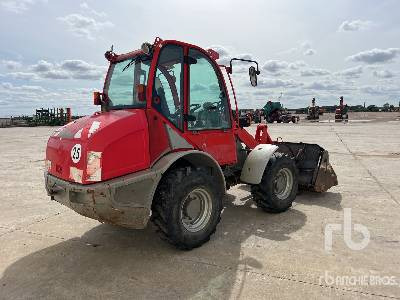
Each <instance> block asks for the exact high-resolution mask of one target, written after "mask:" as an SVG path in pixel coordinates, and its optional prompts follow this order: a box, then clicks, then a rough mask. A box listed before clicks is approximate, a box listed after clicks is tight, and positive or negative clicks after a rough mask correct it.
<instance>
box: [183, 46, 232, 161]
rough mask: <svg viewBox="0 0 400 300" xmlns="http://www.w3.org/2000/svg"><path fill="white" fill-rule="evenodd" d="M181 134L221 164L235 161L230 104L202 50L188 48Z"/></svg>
mask: <svg viewBox="0 0 400 300" xmlns="http://www.w3.org/2000/svg"><path fill="white" fill-rule="evenodd" d="M186 63H187V66H188V81H189V82H188V85H187V86H188V91H187V97H188V101H187V108H186V110H185V118H184V119H185V136H186V138H187V139H188V140H190V141H191V142H192V143H193V144H194V145H196V147H197V148H198V149H200V150H203V151H205V152H207V153H209V154H210V155H211V156H213V157H214V158H215V159H216V160H217V161H218V162H219V164H221V165H225V164H232V163H235V162H236V147H235V137H234V133H233V130H232V121H231V114H230V111H229V110H230V105H229V103H228V96H227V91H226V88H225V85H224V82H223V78H222V75H221V72H220V71H219V69H218V66H217V65H216V63H215V62H213V61H211V59H210V58H209V57H208V56H207V55H205V54H204V53H203V52H201V51H199V50H197V49H193V48H190V49H189V51H188V57H187V59H186Z"/></svg>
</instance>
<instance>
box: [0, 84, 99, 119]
mask: <svg viewBox="0 0 400 300" xmlns="http://www.w3.org/2000/svg"><path fill="white" fill-rule="evenodd" d="M93 90H94V89H93V88H88V87H86V88H68V89H60V88H55V89H48V88H44V87H42V86H39V85H14V84H12V83H9V82H3V83H0V105H1V107H2V109H1V110H0V116H1V117H7V116H8V117H9V116H11V115H13V116H15V115H21V114H25V115H32V114H34V112H35V109H37V108H40V107H71V108H72V113H73V115H75V116H79V115H80V116H81V115H85V114H91V113H93V112H94V111H95V110H97V109H98V108H97V107H95V106H93V105H92V104H91V103H92V101H90V100H91V96H92V93H91V92H92V91H93ZM16 103H17V105H16Z"/></svg>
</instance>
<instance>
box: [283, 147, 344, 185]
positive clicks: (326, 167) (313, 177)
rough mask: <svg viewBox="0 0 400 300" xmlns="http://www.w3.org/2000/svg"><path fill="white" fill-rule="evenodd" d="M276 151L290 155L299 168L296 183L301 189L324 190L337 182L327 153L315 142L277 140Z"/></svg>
mask: <svg viewBox="0 0 400 300" xmlns="http://www.w3.org/2000/svg"><path fill="white" fill-rule="evenodd" d="M276 145H277V146H278V147H279V149H278V151H279V152H282V153H285V154H287V155H289V156H290V157H292V158H293V159H294V160H295V162H296V166H297V168H298V170H299V177H298V183H299V188H300V189H302V190H310V191H315V192H325V191H327V190H328V189H329V188H331V187H332V186H335V185H337V184H338V180H337V176H336V173H335V171H334V170H333V168H332V166H331V164H330V163H329V154H328V151H326V150H325V149H324V148H322V147H320V146H319V145H317V144H305V143H290V142H278V143H276Z"/></svg>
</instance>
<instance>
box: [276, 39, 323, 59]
mask: <svg viewBox="0 0 400 300" xmlns="http://www.w3.org/2000/svg"><path fill="white" fill-rule="evenodd" d="M296 52H300V53H302V54H303V55H305V56H311V55H314V54H316V53H317V51H316V50H315V49H314V48H313V47H312V46H311V43H310V42H309V41H304V42H302V43H301V44H300V45H299V46H298V47H293V48H290V49H288V50H285V51H282V52H279V53H278V54H281V55H287V54H294V53H296Z"/></svg>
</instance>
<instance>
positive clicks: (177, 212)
mask: <svg viewBox="0 0 400 300" xmlns="http://www.w3.org/2000/svg"><path fill="white" fill-rule="evenodd" d="M213 179H214V178H213V177H212V176H211V174H210V171H207V169H205V168H204V169H203V168H200V169H195V168H192V167H179V168H176V169H172V170H171V171H169V172H168V173H166V174H164V175H163V178H162V179H161V181H160V184H159V185H158V187H157V190H156V193H155V195H154V200H153V205H152V221H153V223H154V224H155V225H156V227H158V230H157V231H158V233H159V235H160V237H161V238H162V239H163V240H166V241H167V242H169V243H171V244H172V245H174V246H176V247H177V248H179V249H182V250H190V249H193V248H196V247H199V246H201V245H202V244H204V243H205V242H207V241H209V240H210V236H211V235H212V234H213V233H214V232H215V229H216V227H217V224H218V223H219V221H220V219H221V211H222V198H223V192H222V190H223V188H222V187H219V186H218V185H217V184H216V181H215V180H213ZM199 189H200V190H201V191H203V192H204V191H206V193H208V195H209V196H210V197H211V203H212V205H211V212H210V216H209V217H207V218H208V221H207V223H206V224H205V225H204V227H203V228H201V229H199V230H198V231H196V232H191V231H189V230H188V229H187V228H185V224H184V221H183V219H182V210H183V209H184V208H183V204H184V201H185V199H188V196H189V194H190V193H191V192H193V191H197V190H199ZM189 199H190V198H189ZM189 201H190V200H189ZM186 209H187V208H186ZM186 226H187V225H186Z"/></svg>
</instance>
